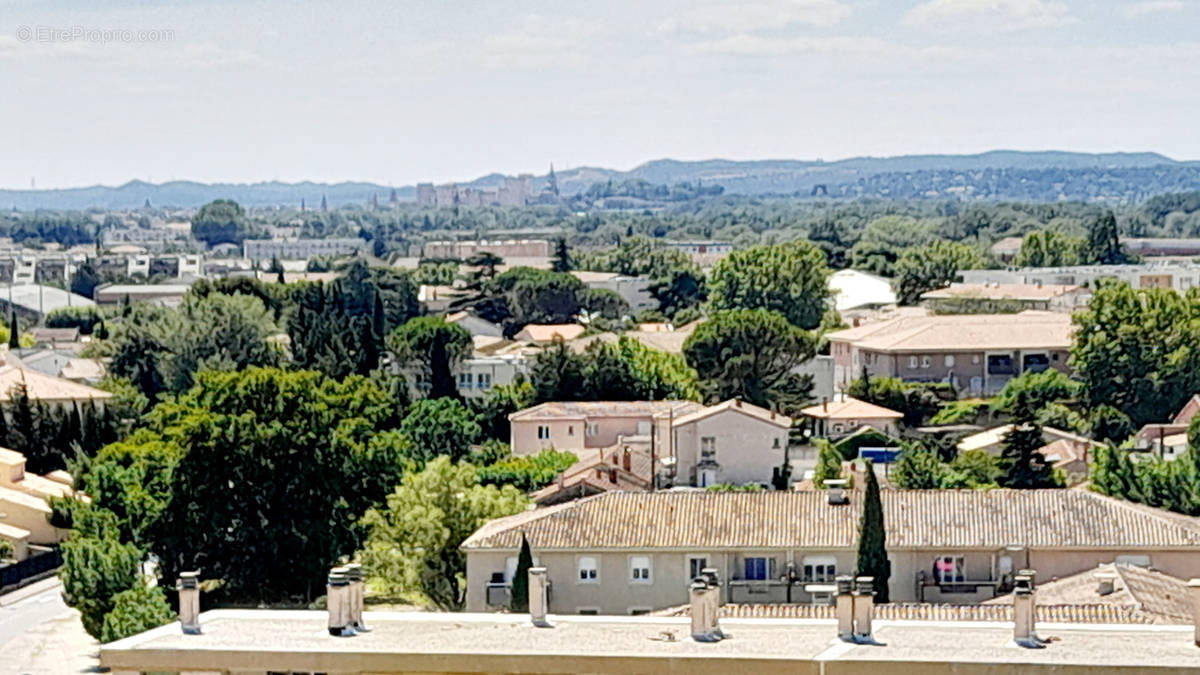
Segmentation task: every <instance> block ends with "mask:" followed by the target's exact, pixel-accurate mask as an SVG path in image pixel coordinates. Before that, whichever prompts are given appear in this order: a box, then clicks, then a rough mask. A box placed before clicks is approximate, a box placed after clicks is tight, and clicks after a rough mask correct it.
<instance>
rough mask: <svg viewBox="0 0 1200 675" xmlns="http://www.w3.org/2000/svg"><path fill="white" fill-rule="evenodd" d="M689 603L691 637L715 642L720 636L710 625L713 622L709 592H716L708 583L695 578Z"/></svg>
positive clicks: (699, 640) (696, 639)
mask: <svg viewBox="0 0 1200 675" xmlns="http://www.w3.org/2000/svg"><path fill="white" fill-rule="evenodd" d="M690 591H691V605H690V607H689V608H688V612H689V613H690V614H691V619H692V639H693V640H695V641H696V642H717V641H719V640H720V639H721V636H719V635H717V634H716V633H715V632H714V631H713V629H712V626H713V624H714V623H715V620H714V617H712V616H711V614H712V602H711V601H710V600H709V595H708V594H709V593H714V592H716V591H715V589H711V588H709V587H708V583H707V582H705V581H704V580H703V579H697V580H696V581H693V582H692V585H691V587H690Z"/></svg>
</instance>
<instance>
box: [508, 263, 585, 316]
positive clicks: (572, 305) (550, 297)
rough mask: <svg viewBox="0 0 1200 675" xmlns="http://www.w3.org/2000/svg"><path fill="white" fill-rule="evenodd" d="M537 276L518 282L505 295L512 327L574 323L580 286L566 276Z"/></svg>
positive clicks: (572, 278)
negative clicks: (533, 324)
mask: <svg viewBox="0 0 1200 675" xmlns="http://www.w3.org/2000/svg"><path fill="white" fill-rule="evenodd" d="M539 272H540V273H538V274H532V275H528V276H526V277H525V278H524V279H521V280H520V281H518V282H517V283H516V284H515V285H514V286H513V289H512V292H511V293H509V294H508V305H509V308H510V310H511V311H512V318H513V322H514V324H515V325H516V326H524V325H525V324H530V323H552V324H554V323H570V322H571V321H574V319H575V315H577V314H579V294H580V292H581V291H582V290H583V289H584V285H583V282H582V281H580V280H579V279H576V278H575V277H573V276H571V275H570V274H561V273H558V272H546V271H539ZM501 276H503V275H501Z"/></svg>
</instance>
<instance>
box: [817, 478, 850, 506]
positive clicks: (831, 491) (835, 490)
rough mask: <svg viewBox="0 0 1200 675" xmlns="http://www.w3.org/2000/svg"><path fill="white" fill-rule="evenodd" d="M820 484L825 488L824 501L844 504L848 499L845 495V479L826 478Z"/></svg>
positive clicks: (832, 503)
mask: <svg viewBox="0 0 1200 675" xmlns="http://www.w3.org/2000/svg"><path fill="white" fill-rule="evenodd" d="M822 485H823V486H824V488H825V501H826V502H827V503H829V504H831V505H837V504H845V503H847V502H849V501H850V500H849V499H848V498H847V497H846V479H844V478H836V479H834V480H827V481H825V482H824V483H822Z"/></svg>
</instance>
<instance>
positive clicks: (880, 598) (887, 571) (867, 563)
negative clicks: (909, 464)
mask: <svg viewBox="0 0 1200 675" xmlns="http://www.w3.org/2000/svg"><path fill="white" fill-rule="evenodd" d="M886 538H887V531H886V530H885V529H884V523H883V500H882V499H881V498H880V496H879V480H878V479H876V478H875V467H874V466H872V465H871V462H870V461H867V486H866V494H865V495H864V497H863V511H862V521H861V522H860V524H859V527H858V564H857V571H856V573H855V574H856V575H857V576H866V577H872V578H874V579H875V602H888V579H889V578H891V576H892V564H891V563H890V562H889V561H888V556H887V541H886Z"/></svg>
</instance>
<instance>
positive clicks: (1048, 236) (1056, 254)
mask: <svg viewBox="0 0 1200 675" xmlns="http://www.w3.org/2000/svg"><path fill="white" fill-rule="evenodd" d="M1084 245H1085V240H1084V239H1082V238H1080V237H1072V236H1070V235H1067V234H1063V233H1061V232H1054V231H1041V230H1039V231H1036V232H1030V233H1029V234H1027V235H1025V238H1024V239H1023V240H1021V251H1020V252H1019V253H1017V257H1016V258H1014V259H1013V264H1014V265H1016V266H1018V267H1062V266H1066V265H1081V264H1083V262H1084V257H1083V248H1084Z"/></svg>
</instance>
